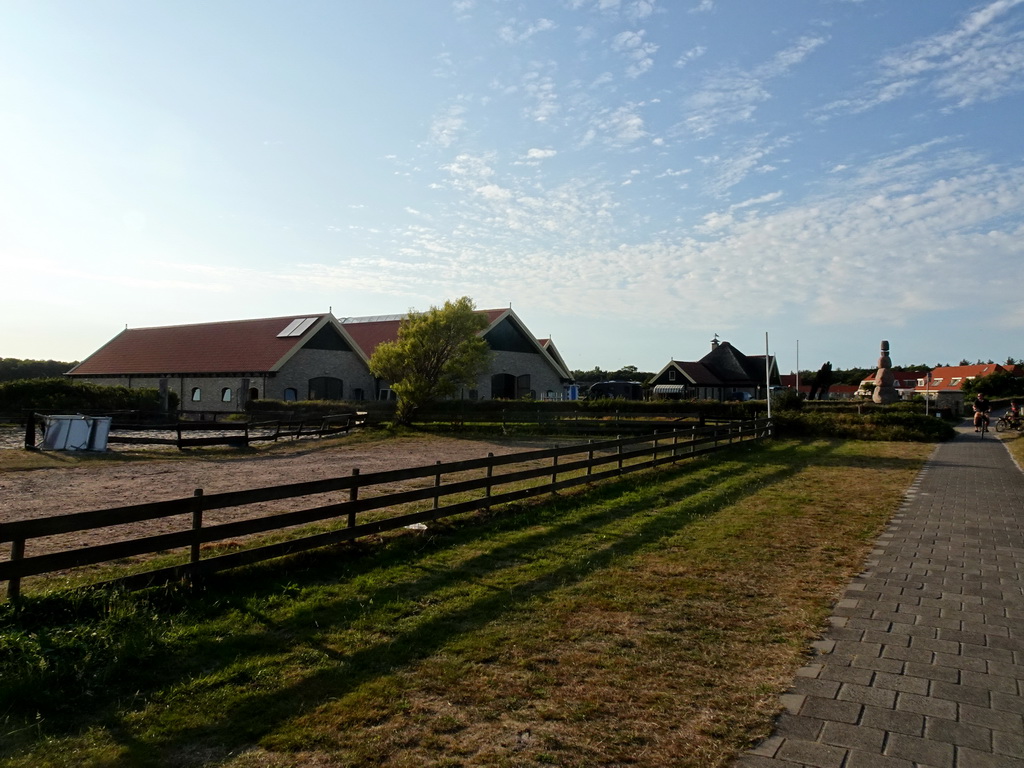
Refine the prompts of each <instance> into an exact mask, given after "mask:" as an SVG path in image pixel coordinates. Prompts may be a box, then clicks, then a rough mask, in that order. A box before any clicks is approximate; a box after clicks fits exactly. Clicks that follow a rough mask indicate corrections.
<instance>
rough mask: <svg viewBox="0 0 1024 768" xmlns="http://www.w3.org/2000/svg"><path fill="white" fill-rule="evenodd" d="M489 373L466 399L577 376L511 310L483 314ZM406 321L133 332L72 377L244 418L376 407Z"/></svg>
mask: <svg viewBox="0 0 1024 768" xmlns="http://www.w3.org/2000/svg"><path fill="white" fill-rule="evenodd" d="M481 312H482V313H483V314H485V315H486V316H487V319H488V321H489V323H488V326H487V328H486V329H485V330H484V331H483V332H482V334H481V335H482V336H483V338H484V339H485V340H486V341H487V343H488V345H489V346H490V347H491V349H492V351H493V356H492V360H491V366H490V370H489V371H488V372H487V373H486V374H484V375H482V376H481V377H480V379H479V380H478V382H477V386H476V388H467V389H466V390H465V391H464V392H462V393H461V396H463V397H466V398H479V399H490V398H508V399H516V398H523V397H536V398H539V399H543V398H561V397H562V396H563V394H564V391H565V388H566V386H567V385H568V384H570V383H571V380H572V375H571V373H570V372H569V371H568V370H567V369H566V367H565V364H564V363H563V362H562V360H561V356H560V355H558V352H557V350H555V349H554V346H553V344H551V342H550V340H546V343H542V342H541V341H538V340H537V339H536V338H534V337H533V336H532V335H530V333H529V331H528V330H527V328H526V326H525V325H524V324H523V323H522V321H521V320H519V318H518V317H517V316H516V315H515V313H513V312H512V310H511V309H504V310H501V309H499V310H481ZM402 317H403V315H395V316H390V317H374V318H345V319H343V320H339V319H338V318H336V317H335V316H334V315H333V314H330V313H326V314H319V315H304V316H287V317H274V318H260V319H255V320H235V321H228V322H215V323H198V324H194V325H175V326H164V327H157V328H132V329H128V328H126V329H125V330H124V331H122V332H121V333H119V334H118V335H117V336H115V337H114V338H113V339H111V340H110V341H109V342H107V343H106V344H105V345H103V346H102V347H101V348H100V349H98V350H97V351H96V352H94V353H93V354H92V355H90V356H89V357H87V358H86V359H85V360H83V361H82V362H81V363H79V364H78V365H77V366H75V367H74V368H73V369H71V370H70V371H68V373H67V375H68V376H69V377H70V378H71V379H74V380H78V381H88V382H91V383H94V384H100V385H105V386H125V387H129V388H153V389H162V390H167V391H173V392H176V393H177V394H178V397H179V399H180V402H181V409H182V410H185V411H188V410H196V411H221V412H230V411H242V410H244V409H245V404H246V403H247V402H248V401H250V400H256V399H273V400H285V401H294V400H306V399H310V400H342V399H344V400H375V399H378V398H380V397H382V396H384V397H386V396H387V394H388V392H389V390H388V386H387V382H381V381H379V380H377V379H375V378H374V376H373V375H372V374H371V373H370V369H369V359H370V356H371V355H372V354H373V350H374V349H376V347H377V345H378V344H380V343H381V342H384V341H390V340H392V339H395V338H397V335H398V326H399V323H400V322H401V319H402Z"/></svg>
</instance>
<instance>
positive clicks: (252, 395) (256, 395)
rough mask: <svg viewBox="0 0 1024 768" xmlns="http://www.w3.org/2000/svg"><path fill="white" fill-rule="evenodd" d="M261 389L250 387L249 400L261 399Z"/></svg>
mask: <svg viewBox="0 0 1024 768" xmlns="http://www.w3.org/2000/svg"><path fill="white" fill-rule="evenodd" d="M259 399H260V391H259V390H258V389H257V388H256V387H250V388H249V400H259Z"/></svg>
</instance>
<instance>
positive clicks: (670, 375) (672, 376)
mask: <svg viewBox="0 0 1024 768" xmlns="http://www.w3.org/2000/svg"><path fill="white" fill-rule="evenodd" d="M668 380H669V381H675V380H676V372H675V371H674V370H672V369H669V372H668Z"/></svg>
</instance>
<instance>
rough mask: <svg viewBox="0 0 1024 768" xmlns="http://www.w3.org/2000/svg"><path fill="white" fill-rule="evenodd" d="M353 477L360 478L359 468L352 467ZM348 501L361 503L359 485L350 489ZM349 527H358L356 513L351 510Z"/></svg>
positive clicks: (356, 484) (355, 484) (354, 485)
mask: <svg viewBox="0 0 1024 768" xmlns="http://www.w3.org/2000/svg"><path fill="white" fill-rule="evenodd" d="M352 477H355V478H358V477H359V467H352ZM348 500H349V501H359V483H354V484H353V485H352V487H351V488H349V489H348ZM348 527H349V528H355V527H356V511H355V510H354V509H352V510H349V513H348Z"/></svg>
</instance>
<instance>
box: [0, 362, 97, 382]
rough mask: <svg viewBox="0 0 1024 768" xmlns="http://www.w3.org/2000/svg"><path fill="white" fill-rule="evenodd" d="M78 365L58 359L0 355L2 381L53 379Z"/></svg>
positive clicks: (0, 378) (0, 376)
mask: <svg viewBox="0 0 1024 768" xmlns="http://www.w3.org/2000/svg"><path fill="white" fill-rule="evenodd" d="M76 365H78V363H77V362H74V363H62V362H59V361H57V360H19V359H18V358H15V357H0V381H19V380H21V379H53V378H57V377H59V376H63V375H64V374H65V373H67V372H68V371H70V370H71V369H72V368H74V367H75V366H76Z"/></svg>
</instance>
